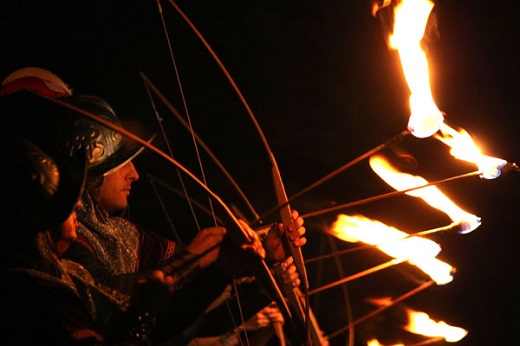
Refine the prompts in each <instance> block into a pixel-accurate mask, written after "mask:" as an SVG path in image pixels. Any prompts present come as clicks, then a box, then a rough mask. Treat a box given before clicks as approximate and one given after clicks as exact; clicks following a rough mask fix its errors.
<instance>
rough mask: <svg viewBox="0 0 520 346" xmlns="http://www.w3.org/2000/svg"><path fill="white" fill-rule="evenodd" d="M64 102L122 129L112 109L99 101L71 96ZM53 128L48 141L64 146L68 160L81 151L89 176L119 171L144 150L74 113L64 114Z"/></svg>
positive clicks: (121, 136)
mask: <svg viewBox="0 0 520 346" xmlns="http://www.w3.org/2000/svg"><path fill="white" fill-rule="evenodd" d="M63 100H64V101H65V102H67V103H69V104H71V105H74V106H76V107H78V108H80V109H82V110H84V111H87V112H89V113H92V114H94V115H97V116H99V117H101V118H103V119H105V120H107V121H110V122H112V123H113V124H115V125H118V126H121V122H120V120H119V118H118V117H117V115H116V114H115V112H114V110H113V109H112V107H111V106H110V105H109V104H108V103H107V102H106V101H105V100H103V99H102V98H100V97H97V96H93V95H73V96H70V97H65V98H63ZM56 125H57V126H55V129H54V132H55V134H54V135H53V138H51V140H52V141H57V142H58V143H59V144H60V145H63V144H64V145H65V146H64V149H65V150H67V151H68V155H69V156H70V155H72V154H73V153H75V152H76V151H78V150H84V151H85V153H86V155H87V159H88V172H89V174H90V175H92V176H98V175H106V174H108V173H110V172H112V171H114V170H116V169H118V168H119V167H121V166H123V165H124V164H126V163H127V162H129V161H130V160H132V159H133V158H135V157H136V156H137V155H138V154H139V153H141V152H142V150H143V149H144V147H143V146H142V145H140V144H139V143H137V142H135V141H133V140H131V139H129V138H128V137H126V136H123V135H122V134H121V133H119V132H117V131H115V130H113V129H111V128H108V127H106V126H104V125H102V124H101V123H99V122H96V121H94V120H92V119H90V118H88V117H86V116H84V115H82V114H80V113H79V112H76V111H73V110H67V111H65V114H64V116H60V117H59V121H58V123H57V124H56Z"/></svg>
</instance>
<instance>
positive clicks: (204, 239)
mask: <svg viewBox="0 0 520 346" xmlns="http://www.w3.org/2000/svg"><path fill="white" fill-rule="evenodd" d="M226 232H227V231H226V229H225V228H224V227H217V226H215V227H208V228H204V229H203V230H201V231H200V232H198V233H197V235H195V238H193V240H192V241H191V243H189V244H188V245H187V246H186V250H188V251H189V252H191V253H193V254H201V253H203V252H205V251H206V250H209V249H210V248H212V247H215V246H216V247H215V249H214V250H212V251H210V252H208V253H207V254H206V255H204V257H202V259H201V261H200V266H201V268H205V267H207V266H209V265H210V264H211V263H213V262H215V260H216V259H217V257H218V255H219V252H220V247H219V246H218V245H219V244H220V243H221V242H222V239H224V235H225V234H226Z"/></svg>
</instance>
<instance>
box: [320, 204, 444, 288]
mask: <svg viewBox="0 0 520 346" xmlns="http://www.w3.org/2000/svg"><path fill="white" fill-rule="evenodd" d="M329 232H330V233H331V234H332V235H334V236H335V237H336V238H338V239H341V240H345V241H348V242H359V241H361V242H364V243H367V244H371V245H374V246H376V247H377V248H378V249H379V250H381V251H383V252H384V253H386V254H387V255H389V256H392V257H394V258H398V259H407V260H408V262H409V263H410V264H413V265H415V266H417V267H418V268H419V269H421V270H422V271H424V272H425V273H426V274H428V275H429V276H430V277H431V278H432V279H433V280H434V281H435V282H436V283H437V284H439V285H443V284H446V283H448V282H451V281H452V280H453V277H452V273H453V268H452V267H451V266H450V265H449V264H447V263H444V262H442V261H439V260H438V259H436V258H435V256H437V254H438V253H439V252H440V246H439V245H438V244H437V243H435V242H433V241H431V240H428V239H425V238H419V237H409V238H406V237H407V236H408V234H407V233H405V232H402V231H400V230H398V229H396V228H394V227H390V226H387V225H385V224H384V223H382V222H379V221H375V220H371V219H369V218H366V217H364V216H361V215H358V216H348V215H344V214H340V215H338V218H337V219H336V221H335V222H334V223H333V224H332V227H331V229H330V230H329Z"/></svg>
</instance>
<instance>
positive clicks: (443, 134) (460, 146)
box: [434, 124, 507, 179]
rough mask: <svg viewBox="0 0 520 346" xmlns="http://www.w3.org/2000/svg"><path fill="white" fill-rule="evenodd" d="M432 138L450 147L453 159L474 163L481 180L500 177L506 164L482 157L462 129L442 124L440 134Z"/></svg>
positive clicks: (489, 157)
mask: <svg viewBox="0 0 520 346" xmlns="http://www.w3.org/2000/svg"><path fill="white" fill-rule="evenodd" d="M434 138H436V139H438V140H440V141H441V142H443V143H444V144H446V145H448V146H449V147H451V150H450V153H451V155H453V156H454V157H455V158H457V159H459V160H464V161H467V162H472V163H475V164H476V165H477V167H478V169H479V171H480V177H481V178H485V179H495V178H497V177H498V176H500V173H501V169H502V167H504V165H505V164H506V163H507V161H506V160H502V159H499V158H496V157H491V156H486V155H483V154H482V153H481V152H480V149H479V148H478V146H477V145H476V144H475V142H474V141H473V139H472V138H471V136H470V135H469V134H468V133H467V132H466V131H465V130H464V129H461V130H460V131H456V130H454V129H453V128H451V127H450V126H448V125H446V124H442V125H441V127H440V133H439V134H436V135H435V136H434Z"/></svg>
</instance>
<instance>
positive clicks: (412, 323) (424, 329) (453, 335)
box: [404, 309, 468, 342]
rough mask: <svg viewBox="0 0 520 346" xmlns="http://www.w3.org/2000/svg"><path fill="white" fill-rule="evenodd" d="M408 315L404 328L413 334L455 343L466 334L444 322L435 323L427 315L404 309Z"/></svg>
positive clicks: (464, 331)
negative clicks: (440, 338)
mask: <svg viewBox="0 0 520 346" xmlns="http://www.w3.org/2000/svg"><path fill="white" fill-rule="evenodd" d="M406 312H407V313H408V325H406V326H405V327H404V329H406V330H407V331H409V332H411V333H414V334H421V335H426V336H432V337H433V336H438V337H443V338H444V339H445V340H446V341H448V342H457V341H459V340H461V339H462V338H464V337H465V336H466V335H467V334H468V332H467V331H466V330H465V329H462V328H459V327H453V326H450V325H448V324H447V323H446V322H443V321H439V322H435V321H434V320H432V319H431V318H430V316H428V314H427V313H424V312H419V311H414V310H412V309H406Z"/></svg>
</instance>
